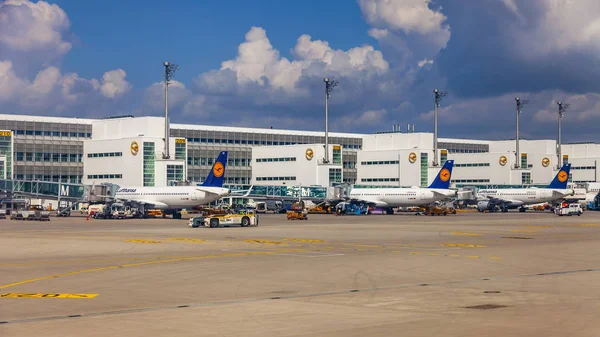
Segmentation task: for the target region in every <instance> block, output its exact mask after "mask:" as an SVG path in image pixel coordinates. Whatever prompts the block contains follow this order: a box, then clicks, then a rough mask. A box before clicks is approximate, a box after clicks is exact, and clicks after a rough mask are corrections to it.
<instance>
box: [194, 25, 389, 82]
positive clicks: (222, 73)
mask: <svg viewBox="0 0 600 337" xmlns="http://www.w3.org/2000/svg"><path fill="white" fill-rule="evenodd" d="M293 53H294V55H295V56H296V57H297V58H298V59H297V60H291V61H290V60H288V59H287V58H285V57H281V55H280V53H279V51H278V50H277V49H275V48H273V46H272V45H271V42H270V41H269V38H268V37H267V33H266V31H265V30H264V29H263V28H260V27H252V29H250V31H249V32H248V33H247V34H246V40H245V42H243V43H242V44H240V46H239V47H238V55H237V57H236V58H235V59H233V60H228V61H225V62H223V63H222V65H221V69H220V70H219V71H213V72H209V73H205V74H203V75H202V76H201V78H200V82H201V85H203V86H205V87H209V88H213V89H215V90H217V89H218V87H221V86H223V85H225V86H228V84H224V83H223V82H224V81H225V82H226V81H230V80H233V78H231V77H230V76H228V75H227V71H230V72H232V73H233V74H235V81H236V84H237V85H240V86H244V85H249V84H250V85H251V84H257V85H259V86H260V87H263V88H269V89H272V90H274V91H278V90H283V92H285V93H287V94H302V93H305V91H303V90H301V89H300V88H298V84H299V82H300V79H301V78H302V76H324V75H326V74H327V73H337V74H339V75H340V76H344V77H359V76H370V75H377V74H382V73H385V72H387V71H388V70H389V64H388V62H387V61H386V60H385V59H384V58H383V54H382V53H381V52H380V51H378V50H375V49H374V48H373V47H372V46H369V45H365V46H361V47H355V48H351V49H349V50H347V51H343V50H339V49H333V48H331V47H330V46H329V43H327V42H326V41H321V40H312V39H311V37H310V36H309V35H302V36H300V37H299V38H298V40H297V41H296V46H295V47H294V50H293Z"/></svg>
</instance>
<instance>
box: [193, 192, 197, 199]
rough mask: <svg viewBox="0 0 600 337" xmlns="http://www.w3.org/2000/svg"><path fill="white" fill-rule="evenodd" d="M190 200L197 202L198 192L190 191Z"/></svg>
mask: <svg viewBox="0 0 600 337" xmlns="http://www.w3.org/2000/svg"><path fill="white" fill-rule="evenodd" d="M192 200H198V191H192Z"/></svg>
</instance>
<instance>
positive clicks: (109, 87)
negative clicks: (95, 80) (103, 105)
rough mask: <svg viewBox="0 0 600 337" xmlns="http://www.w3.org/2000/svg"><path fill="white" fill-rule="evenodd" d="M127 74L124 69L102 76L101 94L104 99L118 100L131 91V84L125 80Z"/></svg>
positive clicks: (108, 72)
mask: <svg viewBox="0 0 600 337" xmlns="http://www.w3.org/2000/svg"><path fill="white" fill-rule="evenodd" d="M126 76H127V73H126V72H125V70H123V69H115V70H111V71H107V72H105V73H104V75H102V85H101V86H100V92H101V93H102V95H104V97H107V98H117V97H120V96H122V95H123V94H124V93H126V92H127V91H129V89H131V85H130V84H129V82H127V81H126V80H125V77H126Z"/></svg>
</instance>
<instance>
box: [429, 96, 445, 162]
mask: <svg viewBox="0 0 600 337" xmlns="http://www.w3.org/2000/svg"><path fill="white" fill-rule="evenodd" d="M433 94H434V106H433V166H438V165H439V162H438V108H439V107H440V102H441V101H442V98H444V97H445V96H448V93H447V92H445V91H439V90H438V89H433Z"/></svg>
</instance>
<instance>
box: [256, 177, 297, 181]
mask: <svg viewBox="0 0 600 337" xmlns="http://www.w3.org/2000/svg"><path fill="white" fill-rule="evenodd" d="M282 180H292V181H294V180H296V177H256V181H282Z"/></svg>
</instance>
